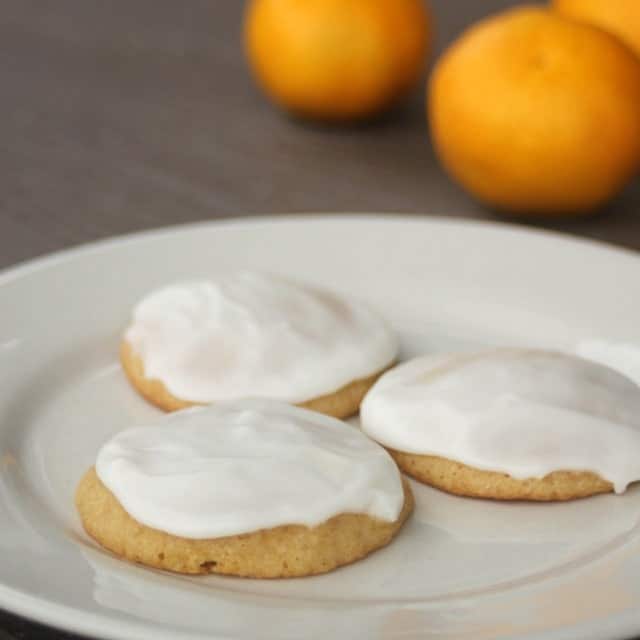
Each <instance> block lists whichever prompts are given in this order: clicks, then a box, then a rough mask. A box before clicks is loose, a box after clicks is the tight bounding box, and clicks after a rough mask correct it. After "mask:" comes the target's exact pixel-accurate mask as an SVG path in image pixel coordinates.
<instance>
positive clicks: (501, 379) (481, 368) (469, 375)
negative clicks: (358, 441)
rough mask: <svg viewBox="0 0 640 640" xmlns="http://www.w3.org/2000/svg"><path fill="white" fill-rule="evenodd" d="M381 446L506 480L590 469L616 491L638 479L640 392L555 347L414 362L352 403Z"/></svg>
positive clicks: (609, 372)
mask: <svg viewBox="0 0 640 640" xmlns="http://www.w3.org/2000/svg"><path fill="white" fill-rule="evenodd" d="M360 418H361V422H362V428H363V430H364V431H365V433H367V434H368V435H369V436H371V437H372V438H374V439H375V440H377V441H378V442H380V443H382V444H383V445H385V446H388V447H391V448H393V449H397V450H400V451H406V452H410V453H418V454H424V455H437V456H441V457H444V458H448V459H451V460H456V461H459V462H462V463H463V464H467V465H469V466H473V467H476V468H478V469H483V470H490V471H499V472H503V473H507V474H509V475H511V476H513V477H514V478H541V477H544V476H545V475H547V474H548V473H551V472H552V471H559V470H576V471H580V470H581V471H593V472H595V473H598V474H599V475H600V476H601V477H603V478H605V479H606V480H608V481H610V482H612V483H613V484H614V487H615V490H616V491H617V492H623V491H624V490H625V489H626V487H627V486H628V484H629V483H631V482H633V481H636V480H639V479H640V388H639V387H638V386H637V385H636V384H635V383H634V382H632V381H631V380H629V379H628V378H625V377H624V376H623V375H621V374H619V373H617V372H615V371H613V370H612V369H609V368H607V367H604V366H602V365H599V364H597V363H595V362H589V361H587V360H583V359H581V358H577V357H574V356H569V355H564V354H560V353H553V352H546V351H533V350H519V349H501V350H493V351H486V352H480V353H471V354H448V355H435V356H426V357H421V358H416V359H415V360H411V361H410V362H407V363H406V364H403V365H401V366H399V367H397V368H395V369H392V370H391V371H389V372H387V373H386V374H385V375H383V376H382V378H380V379H379V380H378V382H377V383H376V384H375V385H374V387H373V388H372V389H371V391H370V392H369V393H368V394H367V396H366V397H365V399H364V402H363V404H362V407H361V409H360Z"/></svg>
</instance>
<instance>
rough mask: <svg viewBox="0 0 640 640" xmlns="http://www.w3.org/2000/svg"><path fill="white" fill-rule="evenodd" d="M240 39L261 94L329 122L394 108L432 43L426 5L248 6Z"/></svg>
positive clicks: (380, 0) (268, 2)
mask: <svg viewBox="0 0 640 640" xmlns="http://www.w3.org/2000/svg"><path fill="white" fill-rule="evenodd" d="M244 36H245V49H246V53H247V58H248V60H249V64H250V66H251V68H252V70H253V73H254V75H255V77H256V79H257V81H258V83H259V84H260V85H261V87H262V88H263V89H264V91H265V92H266V94H267V95H268V96H269V97H270V98H271V99H272V100H273V101H274V102H275V103H276V104H278V105H280V106H281V107H283V108H284V109H286V110H288V111H290V112H292V113H294V114H296V115H299V116H303V117H309V118H314V119H320V120H329V121H331V120H333V121H341V120H353V119H359V118H368V117H371V116H374V115H377V114H378V113H380V112H382V111H384V110H386V109H387V108H389V107H391V106H392V105H393V104H394V103H396V102H398V101H399V100H400V99H401V98H402V97H404V96H405V95H406V94H407V93H408V92H409V91H410V90H411V89H412V88H413V87H414V86H415V85H416V83H417V82H418V81H419V80H420V78H421V76H422V72H423V70H424V67H425V63H426V58H427V49H428V42H429V39H430V38H429V17H428V13H427V9H426V6H425V4H424V2H423V0H251V1H250V2H249V3H248V5H247V9H246V14H245V23H244Z"/></svg>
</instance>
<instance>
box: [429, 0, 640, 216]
mask: <svg viewBox="0 0 640 640" xmlns="http://www.w3.org/2000/svg"><path fill="white" fill-rule="evenodd" d="M639 2H640V0H639ZM428 114H429V119H430V124H431V132H432V137H433V141H434V145H435V148H436V151H437V153H438V155H439V156H440V159H441V160H442V163H443V164H444V166H445V168H446V169H447V170H448V171H449V172H450V174H451V175H452V176H453V177H454V178H455V179H457V180H458V181H459V182H460V184H462V185H463V186H464V187H466V189H468V190H469V191H470V192H471V193H472V194H473V195H475V196H476V197H477V198H478V199H480V200H482V201H484V202H486V203H488V204H490V205H492V206H494V207H496V208H498V209H502V210H506V211H509V212H512V213H516V214H518V213H520V214H531V215H533V214H538V215H546V216H555V215H570V214H580V213H583V212H588V211H591V210H592V209H595V208H597V207H598V206H600V205H602V204H603V203H604V202H606V201H607V200H608V199H609V198H611V197H612V196H613V195H614V194H615V193H616V192H617V191H618V190H619V189H621V188H622V187H623V185H624V184H625V183H626V182H627V181H628V180H629V179H630V178H631V177H632V176H633V174H634V173H635V171H636V170H637V169H638V168H639V167H640V60H639V59H638V58H637V57H636V56H635V55H634V54H633V53H632V52H631V51H630V49H628V47H626V46H625V45H624V44H622V43H621V42H620V41H619V40H618V39H617V38H616V37H614V36H612V35H610V34H609V33H606V32H605V31H602V30H601V29H598V28H596V27H592V26H590V25H588V24H585V23H581V22H577V21H574V20H570V19H567V18H564V17H562V16H560V15H558V14H557V13H554V12H553V11H549V10H546V9H541V8H535V7H523V8H518V9H515V10H511V11H508V12H505V13H502V14H499V15H496V16H494V17H490V18H487V19H485V20H484V21H481V22H479V23H478V24H477V25H475V26H474V27H472V28H471V29H469V30H468V31H467V32H466V33H464V34H463V35H462V36H461V37H460V38H459V39H458V40H457V41H456V42H455V43H454V44H453V45H452V46H451V47H450V48H449V49H448V50H447V51H446V52H445V53H444V55H443V56H442V58H441V59H440V61H439V62H438V64H437V65H436V68H435V70H434V73H433V75H432V77H431V79H430V84H429V96H428Z"/></svg>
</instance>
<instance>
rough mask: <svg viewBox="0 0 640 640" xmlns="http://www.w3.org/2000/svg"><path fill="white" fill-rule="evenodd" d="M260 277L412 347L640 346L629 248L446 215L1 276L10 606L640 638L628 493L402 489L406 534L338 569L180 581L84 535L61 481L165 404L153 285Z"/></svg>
mask: <svg viewBox="0 0 640 640" xmlns="http://www.w3.org/2000/svg"><path fill="white" fill-rule="evenodd" d="M236 268H255V269H263V270H268V271H271V272H275V273H280V274H284V275H288V276H295V277H296V278H298V279H301V280H304V281H308V282H312V283H317V284H320V285H324V286H327V287H330V288H332V289H334V290H336V291H339V292H342V293H343V294H345V295H352V296H357V297H359V298H361V299H364V300H366V301H368V302H369V303H371V304H372V305H373V306H374V307H376V308H377V309H378V310H379V311H380V312H381V313H383V314H384V315H386V317H387V318H388V319H389V320H390V322H391V323H392V324H393V326H394V327H395V328H396V329H397V331H398V332H399V335H400V337H401V342H402V355H403V357H409V356H412V355H417V354H419V353H424V352H428V351H441V350H446V349H462V348H468V347H475V346H479V345H481V346H487V345H525V346H538V347H549V348H559V349H565V350H569V351H573V350H574V349H575V348H576V345H578V344H580V343H584V342H585V341H586V342H589V341H596V342H597V341H607V343H613V344H618V343H620V344H626V345H629V344H640V323H638V313H637V311H638V301H639V300H640V257H637V256H636V255H634V254H630V253H627V252H623V251H619V250H614V249H610V248H607V247H603V246H600V245H596V244H593V243H589V242H585V241H577V240H569V239H565V238H563V237H561V236H557V235H552V234H548V233H540V232H531V231H528V232H526V231H522V230H519V229H516V228H512V227H508V226H498V225H491V224H486V223H459V222H455V223H453V222H447V221H442V220H438V219H433V218H431V219H427V220H421V219H419V218H402V217H383V216H344V217H339V216H331V217H322V216H318V217H305V218H304V219H303V218H275V219H265V218H261V219H254V220H251V219H245V220H244V221H240V222H228V223H212V224H202V225H194V226H187V227H181V228H174V229H169V230H163V231H156V232H151V233H145V234H139V235H135V236H131V237H127V238H122V239H116V240H112V241H108V242H103V243H99V244H96V245H91V246H87V247H84V248H80V249H75V250H72V251H69V252H64V253H61V254H57V255H54V256H52V257H49V258H45V259H41V260H38V261H35V262H33V263H29V264H27V265H24V266H21V267H18V268H16V269H13V270H10V271H6V272H4V274H0V308H1V309H2V313H0V379H1V380H2V384H1V385H0V523H1V526H0V606H1V607H4V608H6V609H9V610H12V611H14V612H16V613H20V614H23V615H27V616H29V617H32V618H35V619H38V620H40V621H43V622H46V623H49V624H53V625H57V626H61V627H64V628H67V629H69V630H75V631H79V632H82V633H86V634H89V635H97V636H100V637H107V638H127V639H131V638H145V639H146V638H149V637H153V638H158V639H165V638H166V639H169V638H171V639H175V638H194V639H195V638H205V637H206V638H237V639H252V640H253V639H254V638H257V637H259V638H263V639H274V640H275V639H287V638H296V639H298V638H316V637H320V636H322V637H328V638H343V637H344V638H347V637H348V638H354V639H355V638H367V639H368V638H380V639H386V638H389V639H392V638H402V639H403V640H408V639H411V638H438V639H447V638H451V639H453V638H456V639H457V638H469V639H473V640H484V639H487V640H489V639H494V638H524V637H526V638H545V639H547V640H551V639H558V640H559V639H563V638H575V639H578V638H579V639H580V640H588V639H589V638H598V639H600V640H603V639H614V638H624V637H631V636H633V635H634V634H635V633H640V607H639V605H640V525H639V522H638V518H639V514H640V487H632V488H631V489H630V490H629V491H628V492H627V493H626V494H625V495H623V496H612V495H608V496H600V497H596V498H592V499H588V500H582V501H578V502H573V503H567V504H554V505H536V504H496V503H491V502H486V501H479V500H468V499H463V498H456V497H452V496H448V495H445V494H442V493H439V492H437V491H435V490H432V489H429V488H427V487H422V486H417V485H415V484H414V490H415V494H416V498H417V508H416V512H415V514H414V517H413V518H412V520H411V521H410V522H409V523H408V525H407V526H406V527H405V529H404V530H403V531H402V532H401V534H400V536H399V537H398V538H397V540H396V541H395V542H394V543H393V544H391V545H390V546H389V547H387V548H386V549H384V550H382V551H380V552H378V553H376V554H374V555H372V556H371V557H370V558H368V559H366V560H364V561H362V562H359V563H356V564H354V565H352V566H350V567H346V568H343V569H340V570H338V571H336V572H334V573H332V574H329V575H325V576H321V577H316V578H304V579H296V580H288V581H267V582H261V581H254V580H242V579H234V578H222V577H215V576H211V577H204V578H189V577H181V576H176V575H171V574H168V573H163V572H159V571H153V570H149V569H145V568H143V567H138V566H134V565H131V564H127V563H125V562H123V561H119V560H118V559H116V558H114V557H113V556H111V555H110V554H109V553H107V552H104V551H103V550H101V549H99V548H97V547H96V545H95V544H93V543H92V542H91V541H90V540H89V539H88V538H87V537H86V536H85V535H84V533H83V532H82V529H81V527H80V524H79V521H78V518H77V516H76V514H75V511H74V507H73V492H74V488H75V485H76V483H77V482H78V480H79V478H80V476H81V474H82V473H83V471H84V470H85V469H86V468H87V467H88V466H90V465H91V464H92V463H93V461H94V458H95V454H96V452H97V450H98V448H99V446H100V445H101V443H102V442H104V440H105V439H107V438H108V437H109V436H111V435H112V434H113V433H115V432H117V431H119V430H121V429H123V428H126V427H127V426H130V425H132V424H135V423H136V422H138V421H143V420H146V419H147V418H149V417H150V416H154V415H157V414H158V412H157V411H156V410H155V409H153V408H152V407H150V406H148V405H147V404H145V403H144V401H142V400H141V399H140V398H139V397H138V396H137V394H136V393H134V392H133V391H132V390H131V388H130V387H129V386H128V384H127V382H126V381H125V380H124V378H123V375H122V373H121V371H120V368H119V365H118V363H117V350H118V345H119V339H120V334H121V331H122V328H123V327H124V325H125V324H126V323H127V320H128V317H129V313H130V310H131V307H132V305H133V304H134V303H135V302H136V300H138V299H139V298H140V297H141V296H142V295H143V294H145V293H146V292H147V291H148V290H149V289H152V288H154V287H156V286H159V285H162V284H165V283H167V282H170V281H175V280H181V279H185V278H193V277H199V276H206V275H208V274H213V273H216V272H219V271H222V270H229V269H236Z"/></svg>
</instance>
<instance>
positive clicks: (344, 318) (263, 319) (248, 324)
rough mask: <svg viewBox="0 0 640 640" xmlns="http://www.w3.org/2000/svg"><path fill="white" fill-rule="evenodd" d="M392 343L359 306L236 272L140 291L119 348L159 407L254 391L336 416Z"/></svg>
mask: <svg viewBox="0 0 640 640" xmlns="http://www.w3.org/2000/svg"><path fill="white" fill-rule="evenodd" d="M397 349H398V344H397V338H396V336H395V335H394V334H393V332H392V331H391V330H390V328H389V327H388V326H387V324H386V323H385V321H384V320H383V319H382V318H380V317H379V316H378V315H377V314H376V313H374V312H373V311H372V310H370V309H369V308H368V307H367V306H366V305H364V304H362V303H360V302H356V301H353V300H347V299H345V298H341V297H339V296H336V295H334V294H333V293H330V292H328V291H324V290H321V289H318V288H313V287H308V286H304V285H301V284H298V283H295V282H292V281H289V280H285V279H283V278H279V277H275V276H270V275H265V274H261V273H255V272H246V271H243V272H238V273H230V274H223V275H220V276H218V277H216V278H214V279H212V280H208V281H199V282H190V283H183V284H176V285H170V286H168V287H165V288H163V289H160V290H158V291H154V292H152V293H151V294H149V295H148V296H146V297H145V298H144V299H143V300H142V301H141V302H140V303H139V304H138V305H137V306H136V307H135V309H134V312H133V319H132V322H131V324H130V326H129V327H128V329H127V330H126V332H125V335H124V337H123V340H122V344H121V349H120V355H121V362H122V365H123V368H124V371H125V373H126V374H127V377H128V379H129V380H130V381H131V383H132V384H133V386H134V387H135V389H137V390H138V392H139V393H140V394H141V395H142V396H144V397H145V398H146V399H147V400H149V401H150V402H152V403H153V404H155V405H156V406H158V407H160V408H162V409H164V410H166V411H174V410H176V409H181V408H184V407H188V406H194V405H206V404H215V403H220V402H227V401H235V400H239V399H242V398H251V397H260V398H270V399H275V400H280V401H283V402H287V403H291V404H295V405H299V406H302V407H307V408H311V409H313V410H315V411H319V412H322V413H326V414H328V415H332V416H335V417H341V418H342V417H347V416H349V415H351V414H353V413H356V412H357V410H358V407H359V404H360V402H361V400H362V398H363V397H364V394H365V393H366V391H367V390H368V389H369V388H370V387H371V385H372V384H373V382H375V380H376V379H377V377H378V376H379V375H380V374H381V372H382V371H384V370H385V369H387V368H388V367H389V366H390V365H391V363H392V362H393V361H394V360H395V357H396V354H397Z"/></svg>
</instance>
